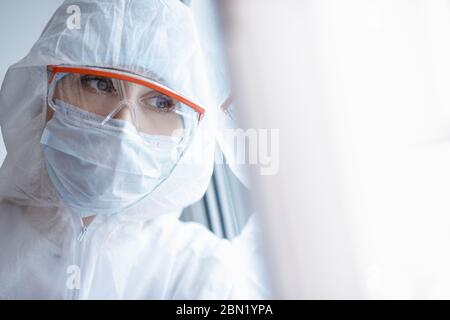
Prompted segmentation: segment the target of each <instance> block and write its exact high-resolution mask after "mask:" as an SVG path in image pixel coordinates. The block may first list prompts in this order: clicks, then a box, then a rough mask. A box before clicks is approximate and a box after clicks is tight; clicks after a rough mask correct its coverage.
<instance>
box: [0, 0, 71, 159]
mask: <svg viewBox="0 0 450 320" xmlns="http://www.w3.org/2000/svg"><path fill="white" fill-rule="evenodd" d="M62 2H63V0H44V1H36V0H14V1H0V43H1V48H2V50H0V81H1V83H3V78H4V76H5V73H6V71H7V70H8V67H9V66H10V65H12V64H14V63H16V62H17V61H18V60H20V59H22V58H23V57H24V56H25V55H26V54H27V53H28V51H29V50H30V48H31V46H32V45H33V44H34V42H35V41H36V40H37V39H38V37H39V35H40V33H41V32H42V30H43V29H44V27H45V25H46V24H47V22H48V20H49V19H50V17H51V16H52V14H53V12H54V11H55V9H56V8H57V7H58V6H59V5H60V4H61V3H62ZM5 155H6V150H5V147H4V144H3V138H2V137H1V133H0V164H1V163H2V162H3V159H4V158H5Z"/></svg>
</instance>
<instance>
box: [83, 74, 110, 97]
mask: <svg viewBox="0 0 450 320" xmlns="http://www.w3.org/2000/svg"><path fill="white" fill-rule="evenodd" d="M81 83H82V84H83V87H85V88H88V89H89V90H91V91H94V92H96V93H97V92H98V93H104V94H116V93H117V90H116V88H115V87H114V83H113V82H112V80H111V79H107V78H100V77H82V78H81Z"/></svg>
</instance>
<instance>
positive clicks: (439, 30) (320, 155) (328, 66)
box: [226, 0, 450, 299]
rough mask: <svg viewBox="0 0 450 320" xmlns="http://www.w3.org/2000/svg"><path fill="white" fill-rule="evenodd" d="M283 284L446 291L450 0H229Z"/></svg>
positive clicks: (303, 289)
mask: <svg viewBox="0 0 450 320" xmlns="http://www.w3.org/2000/svg"><path fill="white" fill-rule="evenodd" d="M226 3H227V5H228V10H229V11H230V12H229V17H228V20H227V21H228V22H229V27H228V30H229V37H228V39H229V45H228V47H230V48H231V51H233V52H234V55H233V56H234V58H235V59H234V64H233V65H234V70H235V74H236V76H235V77H234V78H235V80H236V81H235V82H236V87H237V88H239V89H240V92H241V94H242V96H243V97H244V98H243V99H242V101H241V105H242V106H244V107H243V108H242V110H243V111H244V114H245V119H246V121H245V122H246V124H247V125H248V126H249V127H253V128H263V129H264V128H269V129H270V128H275V129H279V131H280V143H279V145H280V146H279V147H280V153H279V158H280V159H279V161H280V171H279V172H278V174H277V175H274V176H260V175H259V176H257V175H255V181H256V183H255V185H256V186H257V187H258V193H257V195H258V199H257V200H258V205H259V209H260V211H261V212H262V213H263V216H264V217H265V220H266V224H267V226H268V228H267V229H268V231H270V232H268V239H270V240H271V241H270V244H271V248H270V249H271V250H270V251H271V253H272V255H271V262H272V274H273V275H274V276H275V277H276V289H277V294H278V296H281V297H288V298H347V297H357V298H401V299H408V298H415V299H417V298H419V299H423V298H426V299H435V298H446V299H448V298H450V276H449V271H448V270H449V268H450V253H449V250H448V248H449V244H450V232H449V230H450V215H449V212H450V201H449V194H450V166H449V163H450V107H449V106H450V90H449V88H450V59H449V56H450V42H449V41H448V39H449V37H450V1H448V0H434V1H428V0H396V1H392V0H341V1H333V0H304V1H296V0H286V1H274V0H248V1H239V0H233V1H227V2H226Z"/></svg>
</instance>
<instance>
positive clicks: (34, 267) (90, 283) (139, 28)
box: [0, 0, 268, 299]
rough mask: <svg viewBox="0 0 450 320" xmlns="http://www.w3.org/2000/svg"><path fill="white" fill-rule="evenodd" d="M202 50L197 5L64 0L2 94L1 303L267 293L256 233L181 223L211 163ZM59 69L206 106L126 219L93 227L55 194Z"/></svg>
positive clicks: (210, 108) (167, 0)
mask: <svg viewBox="0 0 450 320" xmlns="http://www.w3.org/2000/svg"><path fill="white" fill-rule="evenodd" d="M71 5H77V6H78V7H79V8H80V13H81V20H80V22H81V25H80V28H69V27H68V25H67V20H68V18H69V17H70V15H69V14H67V8H68V7H69V6H71ZM199 48H200V46H199V40H198V39H197V38H196V32H195V27H194V23H193V20H192V17H191V14H190V11H189V8H188V7H186V6H185V5H183V4H182V3H181V2H179V1H176V0H173V1H172V0H79V1H66V2H65V3H64V4H63V5H62V6H61V7H60V8H59V9H58V10H57V11H56V13H55V15H54V16H53V17H52V19H51V20H50V22H49V23H48V25H47V27H46V28H45V30H44V32H43V33H42V35H41V37H40V39H39V40H38V41H37V43H36V44H35V45H34V46H33V48H32V49H31V51H30V53H29V54H28V55H27V56H26V57H25V58H24V59H22V60H21V61H20V62H18V63H17V64H15V65H13V66H12V67H11V68H10V69H9V70H8V72H7V75H6V77H5V79H4V82H3V85H2V89H1V92H0V126H1V128H2V133H3V137H4V140H5V145H6V149H7V156H6V159H5V161H4V163H3V166H2V168H1V170H0V237H1V238H0V252H1V253H0V298H2V299H15V298H25V299H34V298H37V299H73V298H75V299H96V298H99V299H141V298H144V299H217V298H219V299H220V298H226V299H227V298H265V297H268V291H267V287H266V286H265V285H264V283H263V279H262V278H260V276H259V275H260V274H262V271H261V270H257V269H258V265H257V263H255V261H254V259H253V257H252V256H251V255H252V253H253V252H254V250H256V249H254V246H253V244H251V241H252V240H251V239H250V238H251V237H252V236H251V235H249V234H244V235H243V236H242V237H240V238H239V239H237V240H236V241H233V242H230V241H228V240H222V239H219V238H218V237H216V236H215V235H214V234H212V233H211V232H209V231H208V230H207V229H206V228H204V227H203V226H201V225H199V224H196V223H182V222H180V221H179V220H178V217H179V214H180V212H181V211H182V209H183V208H184V207H186V206H188V205H190V204H192V203H194V202H195V201H197V200H199V199H200V198H201V197H202V195H203V194H204V192H205V190H206V188H207V186H208V183H209V180H210V177H211V174H212V168H213V159H214V157H213V156H214V148H215V126H216V120H215V117H216V115H215V113H216V105H215V103H214V101H212V100H213V99H211V98H210V97H209V94H208V93H209V92H210V88H208V85H209V82H208V81H207V80H206V77H205V74H206V72H205V67H204V65H203V59H202V55H201V50H200V49H199ZM60 64H69V65H77V66H78V65H79V66H95V67H108V68H117V69H122V70H127V71H130V72H133V73H136V74H138V75H142V76H147V75H155V74H156V75H157V76H158V77H160V78H162V79H164V80H165V81H166V82H167V83H168V84H169V85H170V87H171V88H172V89H174V90H176V91H177V92H179V93H181V94H183V95H184V96H186V97H188V98H190V99H192V100H193V101H196V102H198V103H200V104H201V105H202V106H204V107H205V109H206V115H205V117H204V119H203V121H202V122H201V123H200V127H199V129H198V131H197V133H196V135H195V137H194V140H193V142H192V145H191V146H190V147H189V149H188V150H187V151H186V152H185V154H184V155H183V158H182V159H181V161H180V163H179V164H178V165H177V166H176V168H175V169H174V171H172V173H171V175H170V176H169V178H168V179H167V180H165V181H164V182H163V183H162V184H161V185H160V186H159V187H158V188H157V189H156V190H155V191H154V192H153V193H151V194H150V195H149V196H147V197H146V198H144V199H143V200H142V201H141V202H139V203H137V204H136V205H134V206H133V207H132V208H130V209H128V210H126V211H125V212H121V213H120V214H116V215H112V216H101V215H99V216H96V218H95V219H94V221H93V222H92V223H91V224H90V225H89V226H88V228H87V229H86V230H84V229H83V224H82V221H81V219H80V217H79V215H77V214H76V213H75V212H73V211H72V210H69V209H67V208H65V206H64V205H63V204H62V202H61V200H59V198H58V196H57V195H56V193H55V191H54V189H53V187H52V184H51V182H50V180H49V177H48V174H47V171H46V167H45V165H44V159H43V153H42V146H41V145H40V139H41V136H42V132H43V130H44V127H45V124H46V119H45V114H46V109H47V103H46V95H47V71H46V67H47V65H60ZM187 157H190V159H193V158H195V159H196V160H197V161H184V159H185V158H187ZM248 229H249V228H248ZM244 241H247V242H246V243H244ZM255 265H257V266H256V267H255ZM247 266H249V267H247ZM250 266H253V267H250ZM260 271H261V272H260Z"/></svg>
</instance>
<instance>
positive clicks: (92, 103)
mask: <svg viewBox="0 0 450 320" xmlns="http://www.w3.org/2000/svg"><path fill="white" fill-rule="evenodd" d="M52 99H53V101H54V102H55V104H56V103H57V101H58V100H60V101H63V102H65V103H67V104H69V105H72V106H75V107H78V108H80V109H82V110H84V111H88V112H90V113H93V114H96V115H99V116H102V117H107V116H108V115H110V114H111V113H113V114H114V115H113V117H112V118H113V119H120V120H124V121H128V122H130V123H132V124H133V125H135V126H136V128H137V129H138V130H139V131H141V132H143V133H145V134H150V135H164V136H176V137H178V138H179V137H181V132H182V129H183V118H182V116H181V115H180V114H179V113H177V112H176V106H177V104H178V102H177V101H176V100H174V99H172V98H170V97H168V96H166V95H164V94H161V93H159V92H157V91H155V90H152V89H150V88H147V87H144V86H141V85H138V84H135V83H131V82H127V81H122V80H117V79H112V78H105V77H99V76H91V75H81V74H75V73H74V74H67V75H66V76H64V77H63V78H62V79H61V80H59V81H58V83H57V84H56V87H55V91H54V94H53V98H52ZM47 110H48V111H47V121H48V120H50V119H51V118H52V116H53V112H54V111H53V110H52V108H47ZM114 112H116V113H114Z"/></svg>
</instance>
